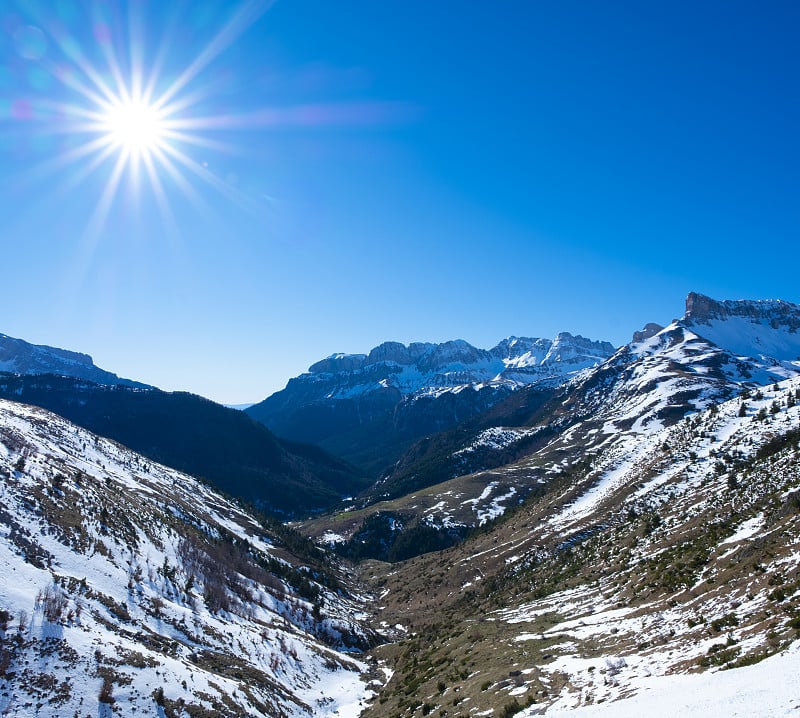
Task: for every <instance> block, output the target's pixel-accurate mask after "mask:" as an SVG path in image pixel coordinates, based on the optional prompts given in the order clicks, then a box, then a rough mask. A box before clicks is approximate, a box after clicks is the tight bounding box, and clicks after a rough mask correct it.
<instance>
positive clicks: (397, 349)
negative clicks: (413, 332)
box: [364, 342, 435, 365]
mask: <svg viewBox="0 0 800 718" xmlns="http://www.w3.org/2000/svg"><path fill="white" fill-rule="evenodd" d="M433 346H435V345H433V344H426V343H423V342H412V343H411V344H409V345H408V346H406V345H405V344H402V343H400V342H384V343H383V344H379V345H378V346H376V347H375V348H374V349H373V350H372V351H371V352H370V353H369V356H368V357H367V359H366V361H365V362H364V363H365V364H379V363H381V362H394V363H395V364H402V365H409V364H414V363H416V362H417V361H418V360H419V359H420V357H422V356H423V355H424V354H425V353H426V352H427V351H429V350H430V349H431V348H432V347H433Z"/></svg>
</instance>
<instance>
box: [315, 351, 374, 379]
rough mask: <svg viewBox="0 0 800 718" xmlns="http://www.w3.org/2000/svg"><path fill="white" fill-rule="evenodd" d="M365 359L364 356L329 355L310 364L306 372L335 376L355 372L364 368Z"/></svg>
mask: <svg viewBox="0 0 800 718" xmlns="http://www.w3.org/2000/svg"><path fill="white" fill-rule="evenodd" d="M366 358H367V355H366V354H331V355H330V356H329V357H327V358H325V359H322V360H321V361H318V362H317V363H316V364H312V365H311V366H310V367H309V368H308V371H309V372H310V373H311V374H336V373H338V372H340V371H356V370H357V369H360V368H361V367H362V366H364V361H365V360H366Z"/></svg>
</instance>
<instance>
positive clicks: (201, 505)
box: [0, 400, 375, 718]
mask: <svg viewBox="0 0 800 718" xmlns="http://www.w3.org/2000/svg"><path fill="white" fill-rule="evenodd" d="M0 476H2V483H0V491H2V502H1V504H2V524H1V525H2V530H1V532H0V712H1V713H2V714H3V715H6V716H18V717H19V718H28V717H29V716H34V715H36V716H52V717H53V718H62V717H63V716H66V715H70V716H71V715H87V714H88V715H99V716H110V715H113V714H122V715H136V716H154V717H155V716H161V717H164V716H168V717H171V718H177V716H186V715H191V716H204V717H206V718H214V717H219V718H223V717H224V718H230V717H231V716H242V717H243V716H265V717H266V716H268V717H269V718H276V717H280V716H287V717H288V716H308V715H309V714H311V715H315V716H333V715H337V716H347V715H350V716H354V715H356V714H357V713H358V710H359V708H358V706H359V704H360V702H362V701H363V700H364V699H365V698H366V697H367V696H369V695H370V693H371V689H370V687H368V686H367V684H366V683H365V680H364V679H363V678H362V674H363V673H364V672H365V671H366V670H367V665H366V664H365V663H364V662H363V661H361V660H359V659H358V658H357V657H356V656H355V655H354V653H358V652H360V651H361V650H363V649H364V648H367V647H369V646H370V645H371V644H373V643H374V641H375V636H374V633H373V632H372V631H371V630H370V629H368V628H366V627H365V626H364V625H363V621H362V620H361V617H362V616H363V615H364V614H363V605H364V604H363V599H362V598H361V597H360V596H358V595H357V594H353V593H351V592H350V590H349V589H345V588H344V584H343V583H342V581H343V580H345V581H347V582H348V583H349V584H350V586H352V585H353V584H352V581H350V580H349V579H348V578H347V576H346V575H345V574H343V573H342V572H341V570H340V569H339V568H338V567H337V566H336V564H335V563H332V562H331V561H330V558H329V557H326V556H324V555H323V554H322V553H320V552H319V550H317V549H314V548H313V547H312V546H310V545H309V544H308V543H307V542H305V541H303V540H302V539H300V538H299V537H298V536H296V535H295V534H293V533H292V532H291V531H288V530H286V529H284V528H282V527H280V526H278V525H270V524H266V523H264V522H263V521H262V520H260V519H259V518H258V517H255V516H253V515H251V514H248V513H246V512H245V511H243V510H242V509H241V508H239V507H238V506H237V505H236V504H234V503H232V502H230V501H228V500H227V499H224V498H222V497H221V496H219V495H218V494H215V493H214V492H213V491H212V490H210V489H209V488H208V487H206V486H204V485H202V484H200V483H198V482H197V481H196V480H195V479H192V478H191V477H189V476H187V475H185V474H180V473H178V472H176V471H174V470H172V469H167V468H165V467H163V466H160V465H158V464H155V463H153V462H152V461H150V460H148V459H146V458H144V457H142V456H140V455H138V454H135V453H133V452H131V451H130V450H128V449H125V448H123V447H121V446H120V445H118V444H115V443H113V442H111V441H108V440H106V439H103V438H100V437H98V436H97V435H94V434H91V433H89V432H87V431H85V430H84V429H81V428H78V427H77V426H75V425H73V424H70V423H68V422H67V421H65V420H64V419H61V418H60V417H57V416H55V415H53V414H50V413H48V412H45V411H43V410H41V409H38V408H33V407H29V406H24V405H22V404H17V403H13V402H8V401H3V400H0Z"/></svg>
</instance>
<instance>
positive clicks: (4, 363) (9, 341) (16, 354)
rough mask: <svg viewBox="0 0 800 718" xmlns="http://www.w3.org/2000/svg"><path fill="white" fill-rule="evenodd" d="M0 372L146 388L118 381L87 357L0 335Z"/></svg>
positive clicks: (114, 376)
mask: <svg viewBox="0 0 800 718" xmlns="http://www.w3.org/2000/svg"><path fill="white" fill-rule="evenodd" d="M0 372H8V373H11V374H56V375H58V376H71V377H75V378H77V379H86V380H88V381H92V382H95V383H97V384H122V385H125V386H136V387H140V388H146V385H144V384H140V383H139V382H135V381H131V380H130V379H121V378H120V377H118V376H117V375H116V374H113V373H112V372H110V371H106V370H105V369H101V368H100V367H97V366H95V365H94V362H93V361H92V357H90V356H89V355H88V354H81V353H79V352H73V351H68V350H66V349H58V348H56V347H49V346H45V345H42V344H29V343H28V342H26V341H24V340H22V339H15V338H14V337H9V336H6V335H5V334H0Z"/></svg>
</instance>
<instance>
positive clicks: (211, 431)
mask: <svg viewBox="0 0 800 718" xmlns="http://www.w3.org/2000/svg"><path fill="white" fill-rule="evenodd" d="M0 397H4V398H7V399H12V400H15V401H23V402H26V403H29V404H34V405H36V406H41V407H43V408H45V409H48V410H49V411H53V412H55V413H57V414H59V415H61V416H64V417H66V418H67V419H69V420H70V421H73V422H75V423H76V424H79V425H80V426H83V427H85V428H87V429H89V430H91V431H94V432H96V433H98V434H100V435H102V436H106V437H109V438H111V439H114V440H116V441H119V442H120V443H122V444H124V445H125V446H128V447H130V448H131V449H133V450H135V451H138V452H140V453H142V454H144V455H145V456H147V457H149V458H150V459H152V460H154V461H158V462H161V463H164V464H167V465H168V466H171V467H173V468H176V469H178V470H180V471H185V472H187V473H190V474H193V475H194V476H198V477H201V478H204V479H206V480H207V481H209V482H211V483H212V484H213V485H214V486H215V487H216V488H217V489H219V490H221V491H224V492H225V493H227V494H231V495H233V496H236V497H238V498H241V499H244V500H246V501H249V502H251V503H253V504H255V505H256V506H258V507H259V508H260V509H262V510H264V511H269V512H271V513H279V514H283V515H287V514H288V515H293V514H296V513H301V514H304V513H307V512H310V511H315V510H316V511H318V510H320V509H323V508H326V507H329V506H334V505H336V504H338V503H339V502H340V501H341V499H342V497H344V496H351V495H353V494H355V493H358V492H359V491H361V490H362V489H364V488H365V487H366V486H367V485H368V483H369V480H368V479H366V478H364V476H363V474H361V472H359V471H358V470H356V469H354V468H353V467H352V466H350V465H348V464H347V463H345V462H344V461H341V460H339V459H336V458H334V457H332V456H330V455H328V454H326V453H325V452H324V451H322V450H320V449H318V448H316V447H313V446H307V445H302V444H297V443H293V442H287V441H281V440H279V439H277V438H276V437H275V436H274V435H273V434H272V433H271V432H270V431H269V430H268V429H266V428H265V427H264V426H263V425H261V424H259V423H258V422H255V421H253V420H252V419H250V418H249V417H248V416H247V415H246V414H244V413H242V412H241V411H236V410H234V409H228V408H226V407H223V406H221V405H219V404H215V403H214V402H212V401H209V400H208V399H203V398H202V397H199V396H195V395H193V394H187V393H182V392H163V391H160V390H158V389H148V390H141V389H137V388H133V387H124V386H108V385H99V384H94V383H92V382H88V381H80V380H75V379H71V378H69V377H55V376H17V375H0Z"/></svg>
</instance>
